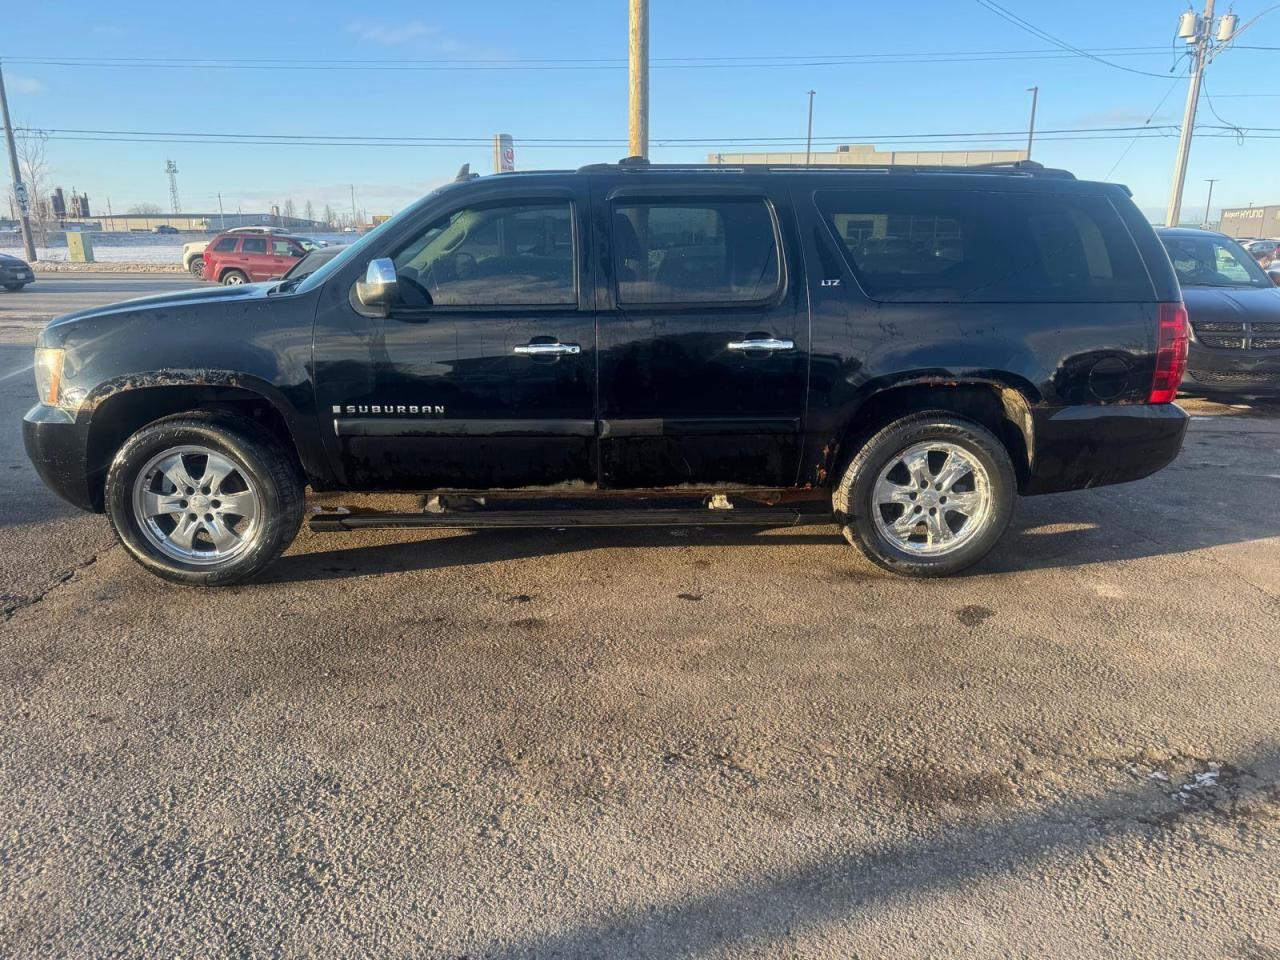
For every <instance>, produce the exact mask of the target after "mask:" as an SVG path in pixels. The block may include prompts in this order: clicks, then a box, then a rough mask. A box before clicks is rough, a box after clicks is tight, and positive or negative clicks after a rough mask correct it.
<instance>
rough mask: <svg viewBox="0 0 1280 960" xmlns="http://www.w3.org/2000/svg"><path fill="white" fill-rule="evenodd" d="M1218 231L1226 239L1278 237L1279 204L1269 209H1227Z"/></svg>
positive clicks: (1279, 235) (1279, 222)
mask: <svg viewBox="0 0 1280 960" xmlns="http://www.w3.org/2000/svg"><path fill="white" fill-rule="evenodd" d="M1218 230H1219V231H1221V232H1222V233H1225V234H1226V235H1227V236H1228V237H1240V238H1251V237H1265V238H1268V239H1270V238H1272V237H1280V203H1278V204H1272V205H1271V206H1269V207H1227V208H1225V209H1224V210H1223V211H1222V220H1221V221H1220V222H1219V224H1218Z"/></svg>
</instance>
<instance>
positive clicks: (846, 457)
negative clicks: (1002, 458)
mask: <svg viewBox="0 0 1280 960" xmlns="http://www.w3.org/2000/svg"><path fill="white" fill-rule="evenodd" d="M1037 395H1038V394H1037V392H1036V390H1035V388H1034V387H1032V386H1031V384H1029V383H1021V382H1018V381H1017V380H1016V379H1015V378H1009V379H997V378H994V377H992V378H971V379H963V380H956V379H954V378H942V377H932V376H917V377H911V378H908V379H905V380H900V381H898V382H895V383H893V384H890V385H887V386H884V387H881V388H879V389H876V390H874V391H872V392H871V393H869V394H868V395H866V396H865V397H864V399H863V400H862V401H861V402H860V403H859V404H858V405H857V407H856V408H854V409H853V410H852V411H850V413H849V414H848V415H847V416H846V417H845V418H844V420H843V422H842V424H841V426H840V430H839V433H838V435H837V436H836V437H835V438H834V441H833V442H832V443H831V444H829V445H828V449H829V450H830V451H831V455H830V457H829V463H828V464H827V466H826V470H825V473H826V476H827V477H829V478H830V482H831V483H833V484H834V483H838V482H839V478H840V476H841V475H842V474H843V472H844V470H845V468H846V467H848V465H849V463H850V461H852V460H853V457H854V455H855V454H856V453H857V451H858V449H859V448H860V446H861V445H862V443H863V442H865V440H866V439H867V438H868V437H870V436H871V435H872V434H874V433H875V432H877V431H878V430H880V429H881V428H882V427H884V426H886V425H887V424H889V423H891V422H892V421H894V420H897V419H898V418H900V417H903V416H906V415H908V414H911V413H916V412H918V411H921V410H946V411H947V412H949V413H954V414H956V415H957V416H962V417H967V418H968V419H971V420H973V421H975V422H977V423H980V424H982V425H983V426H984V427H986V428H987V429H988V430H990V431H991V432H992V433H993V434H995V436H996V438H997V439H998V440H1000V442H1001V443H1003V444H1004V446H1005V449H1006V450H1007V451H1008V452H1009V458H1010V459H1011V460H1012V461H1013V466H1014V470H1015V472H1016V473H1017V478H1018V489H1019V490H1021V489H1022V488H1023V487H1024V486H1025V484H1026V483H1027V481H1028V479H1029V477H1030V474H1031V465H1032V457H1033V456H1034V451H1035V434H1034V425H1033V421H1032V417H1031V406H1032V403H1033V402H1034V398H1035V397H1036V396H1037ZM821 473H822V471H820V475H821Z"/></svg>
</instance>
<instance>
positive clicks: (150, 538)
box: [106, 413, 305, 587]
mask: <svg viewBox="0 0 1280 960" xmlns="http://www.w3.org/2000/svg"><path fill="white" fill-rule="evenodd" d="M175 458H176V464H175ZM227 465H230V467H231V468H232V469H231V470H229V471H227V470H226V469H225V468H226V466H227ZM197 473H199V474H200V475H199V476H197V475H196V474H197ZM219 474H221V475H220V476H219ZM174 476H177V477H178V478H179V481H181V482H180V483H179V482H175V481H174V480H173V479H172V478H173V477H174ZM184 485H185V489H183V486H184ZM304 504H305V491H304V488H303V483H302V480H301V478H300V477H299V474H298V470H297V468H296V466H295V464H294V462H293V460H292V458H291V457H290V456H289V454H288V453H287V452H286V451H285V450H284V449H283V448H282V446H281V444H280V442H279V441H278V440H277V439H276V438H275V437H274V436H272V435H271V434H270V433H269V432H267V431H266V430H265V429H263V428H262V427H261V426H259V425H258V424H256V423H254V422H253V421H252V420H247V419H244V418H241V417H231V416H217V415H204V414H200V413H189V414H179V415H177V416H175V417H168V418H166V419H164V420H157V421H156V422H155V423H151V424H148V425H147V426H145V427H143V428H142V429H141V430H139V431H138V432H137V433H135V434H134V435H133V436H131V437H130V438H129V439H128V440H127V441H125V443H124V445H123V446H122V447H121V448H120V449H119V451H118V452H117V453H116V455H115V459H114V460H113V461H112V462H111V467H110V469H109V470H108V471H107V485H106V509H107V516H108V517H109V518H110V520H111V525H112V527H113V528H114V529H115V532H116V536H117V537H119V539H120V542H121V543H122V544H123V545H124V548H125V549H126V550H128V551H129V553H130V555H132V556H133V558H134V559H135V560H137V561H138V562H139V563H140V564H142V566H144V567H146V568H147V569H148V570H149V571H151V572H152V573H154V574H155V575H156V576H158V577H162V578H163V579H165V580H170V581H172V582H174V583H181V584H186V585H188V586H201V587H214V586H225V585H228V584H233V583H239V582H241V581H243V580H247V579H249V578H250V577H252V576H254V575H255V574H257V573H258V572H260V571H261V570H262V569H263V568H265V567H266V566H267V565H268V564H270V563H271V562H272V561H273V560H275V559H276V558H277V557H278V556H280V554H281V553H283V552H284V550H285V549H286V548H287V547H288V546H289V544H290V543H292V542H293V539H294V537H295V536H297V533H298V527H299V526H300V525H301V524H302V514H303V508H304ZM169 507H173V508H174V509H172V510H170V509H167V508H169ZM150 510H156V511H157V512H156V513H154V514H152V515H151V516H150V518H148V516H147V514H148V512H149V511H150ZM191 511H195V512H191ZM241 511H243V512H241Z"/></svg>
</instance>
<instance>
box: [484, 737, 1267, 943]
mask: <svg viewBox="0 0 1280 960" xmlns="http://www.w3.org/2000/svg"><path fill="white" fill-rule="evenodd" d="M1220 769H1221V771H1222V773H1221V774H1220V775H1219V776H1218V780H1219V781H1220V782H1219V785H1218V786H1217V787H1215V788H1213V789H1212V790H1211V791H1205V792H1204V793H1194V792H1193V793H1192V795H1191V799H1189V800H1181V799H1175V798H1173V797H1172V796H1171V794H1172V793H1173V792H1175V791H1176V790H1177V787H1178V784H1176V783H1175V784H1161V783H1160V782H1159V781H1153V780H1150V779H1148V778H1147V777H1146V776H1145V775H1144V774H1142V773H1140V772H1139V773H1136V774H1134V776H1135V777H1137V778H1138V779H1135V780H1134V782H1132V783H1130V784H1127V785H1125V786H1123V787H1121V788H1119V789H1116V790H1113V791H1111V792H1108V793H1104V794H1101V795H1098V796H1086V797H1076V798H1073V799H1066V800H1063V801H1061V802H1059V803H1056V804H1053V805H1050V806H1047V807H1043V808H1039V809H1034V810H1030V811H1028V812H1025V813H1019V814H1014V815H1011V816H998V815H997V816H993V817H992V818H991V820H990V822H981V823H977V824H969V823H965V824H960V825H954V826H948V827H945V828H944V829H942V830H940V831H939V832H937V833H935V834H933V835H931V836H925V837H923V838H922V839H918V840H907V841H901V842H890V843H886V844H883V845H879V846H878V848H877V849H874V850H852V851H849V852H847V853H843V854H837V855H832V856H829V857H827V858H825V859H819V860H815V861H813V862H811V863H808V864H804V865H802V866H799V867H796V868H793V869H791V870H789V871H787V872H783V873H777V874H773V875H767V876H763V877H760V878H758V879H755V880H752V881H749V882H744V883H740V884H738V885H736V886H731V887H727V888H724V889H721V890H718V891H714V892H711V893H706V894H702V895H693V896H690V897H688V898H687V899H682V900H681V901H680V902H678V903H658V904H650V905H648V906H647V907H645V906H637V907H635V908H632V909H630V910H628V911H627V912H625V913H620V914H618V915H615V916H611V917H606V918H603V919H601V920H598V921H596V922H594V923H587V924H583V925H579V926H577V927H573V928H571V929H566V930H562V931H558V932H554V933H549V934H543V935H538V936H534V937H530V938H527V939H525V940H523V941H520V942H517V943H515V944H510V945H507V946H506V947H505V948H499V949H491V950H490V951H485V952H484V953H483V955H484V956H485V957H491V958H495V960H516V958H518V957H588V956H590V957H594V956H602V957H603V956H614V957H616V956H644V957H647V958H654V960H663V958H674V957H691V956H701V955H704V954H705V955H711V954H715V955H717V956H718V955H720V952H721V951H723V950H724V949H725V948H726V947H729V948H731V949H733V948H736V949H737V950H738V951H741V952H740V953H739V955H746V954H748V953H750V954H751V955H753V956H754V955H755V952H756V951H758V950H761V949H763V948H765V947H767V946H768V945H769V944H770V943H771V942H773V941H777V940H779V939H788V938H789V935H793V934H795V933H801V934H803V933H804V932H805V931H806V930H810V929H812V930H819V931H820V930H821V928H822V927H823V925H824V924H828V923H839V922H842V921H847V920H849V919H852V918H855V917H857V916H858V915H859V914H866V913H868V912H870V911H873V910H877V909H883V908H886V907H890V906H892V905H893V904H894V903H895V902H897V901H901V900H905V899H907V898H915V897H919V896H920V895H928V894H930V893H937V892H944V891H952V890H956V889H958V888H962V887H964V886H965V885H967V884H972V883H974V882H978V881H982V880H984V879H987V878H992V877H997V876H1005V875H1008V874H1010V873H1013V872H1016V871H1018V870H1021V869H1024V868H1027V867H1029V866H1032V865H1034V864H1037V863H1041V862H1043V861H1044V860H1046V859H1047V858H1049V857H1051V856H1055V855H1064V854H1065V855H1072V854H1080V853H1083V852H1084V851H1087V850H1088V849H1090V848H1092V847H1095V846H1099V845H1102V844H1107V843H1113V842H1115V841H1116V840H1121V839H1125V838H1143V837H1151V838H1155V837H1157V836H1158V835H1160V834H1161V833H1162V831H1166V830H1170V829H1176V828H1178V826H1179V825H1180V824H1181V823H1182V822H1184V821H1189V820H1191V821H1194V822H1196V824H1197V826H1198V827H1202V826H1203V825H1204V823H1205V822H1206V821H1207V820H1210V819H1218V820H1220V821H1221V822H1223V823H1224V824H1225V823H1228V822H1229V823H1230V825H1231V828H1232V829H1234V830H1236V831H1238V832H1247V833H1252V834H1254V835H1255V837H1256V836H1257V835H1259V834H1261V833H1262V832H1263V831H1269V832H1272V833H1274V831H1275V818H1276V816H1277V814H1278V813H1280V786H1277V783H1276V778H1277V775H1278V774H1280V754H1278V753H1277V749H1276V747H1275V746H1274V745H1267V746H1265V747H1263V748H1261V749H1259V750H1257V751H1256V752H1253V753H1251V754H1249V755H1245V756H1240V757H1236V758H1233V759H1232V760H1230V761H1229V762H1222V763H1221V764H1220Z"/></svg>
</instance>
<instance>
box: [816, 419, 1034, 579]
mask: <svg viewBox="0 0 1280 960" xmlns="http://www.w3.org/2000/svg"><path fill="white" fill-rule="evenodd" d="M1016 489H1017V481H1016V477H1015V475H1014V470H1013V463H1012V461H1011V460H1010V459H1009V454H1008V451H1006V450H1005V447H1004V444H1002V443H1001V442H1000V441H999V440H998V439H996V437H995V436H994V435H993V434H992V433H991V431H989V430H987V429H986V428H985V427H983V426H981V425H980V424H977V423H974V422H973V421H971V420H966V419H964V418H961V417H957V416H955V415H954V414H950V413H947V412H945V411H939V410H932V411H925V412H922V413H916V414H912V415H910V416H907V417H903V418H902V419H900V420H895V421H894V422H893V423H890V424H889V425H888V426H886V427H884V428H883V429H882V430H880V431H878V432H877V433H876V434H875V435H874V436H872V437H871V438H870V439H869V440H868V441H867V442H866V443H865V444H864V445H863V446H862V448H861V449H860V450H859V451H858V453H857V455H856V456H855V457H854V458H853V461H852V462H851V463H850V464H849V466H848V468H847V469H846V470H845V472H844V475H843V477H842V478H841V480H840V484H839V486H838V487H836V490H835V493H834V494H833V495H832V506H833V508H834V511H835V514H836V519H837V522H838V523H839V524H840V525H841V529H842V532H843V533H844V536H845V539H846V540H848V541H849V542H850V543H851V544H854V545H855V546H857V547H859V548H860V549H861V550H862V552H863V553H864V554H866V555H867V557H868V558H869V559H870V560H871V561H872V562H873V563H876V564H878V565H879V566H881V567H884V568H885V569H887V570H892V571H893V572H895V573H901V574H908V575H911V576H922V577H941V576H948V575H950V574H953V573H958V572H959V571H961V570H963V569H965V568H966V567H969V566H971V565H972V564H974V563H977V562H978V561H979V560H981V559H982V558H983V557H984V556H986V554H987V552H988V551H990V550H991V548H992V547H993V546H995V544H996V541H998V540H999V539H1000V537H1001V535H1002V534H1003V533H1004V531H1005V528H1006V527H1007V526H1008V525H1009V520H1010V518H1011V517H1012V516H1013V498H1014V494H1015V492H1016Z"/></svg>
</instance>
